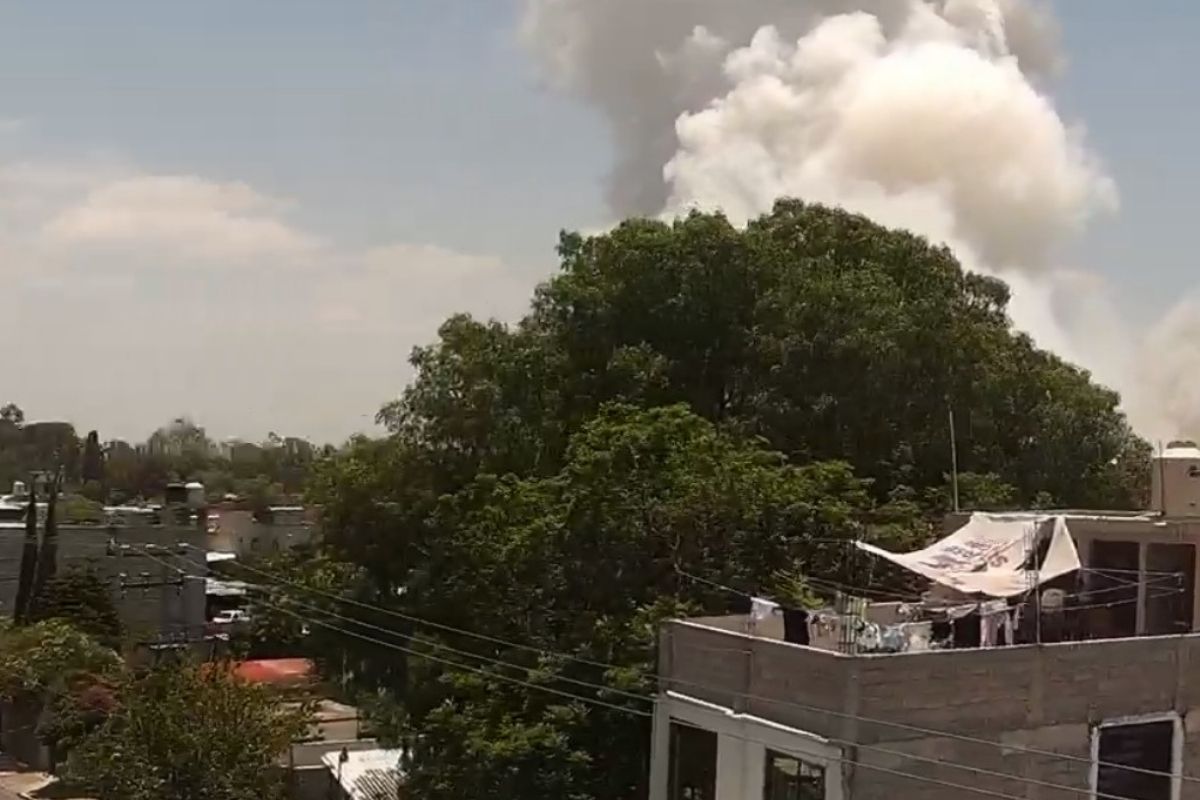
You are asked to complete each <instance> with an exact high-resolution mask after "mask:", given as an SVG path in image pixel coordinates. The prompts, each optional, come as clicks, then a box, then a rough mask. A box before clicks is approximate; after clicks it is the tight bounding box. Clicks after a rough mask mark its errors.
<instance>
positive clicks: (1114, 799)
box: [268, 603, 1170, 800]
mask: <svg viewBox="0 0 1200 800" xmlns="http://www.w3.org/2000/svg"><path fill="white" fill-rule="evenodd" d="M268 606H269V607H272V608H275V609H276V610H280V612H282V613H286V614H289V615H292V616H294V618H296V619H300V620H304V621H308V622H313V624H317V625H324V626H326V627H329V628H331V630H335V631H338V632H341V633H346V634H348V636H355V637H358V638H361V639H365V640H368V642H373V643H376V644H379V645H382V646H388V648H392V649H396V650H400V651H403V652H409V654H410V655H415V656H418V657H421V658H432V660H434V661H442V662H443V663H451V666H455V667H458V668H466V669H470V670H472V672H478V673H480V674H484V675H488V676H492V678H499V679H502V680H514V681H516V679H510V678H508V676H505V675H500V674H497V673H490V672H487V670H482V669H472V668H469V667H466V666H464V664H454V663H452V662H446V661H444V660H438V658H436V657H433V656H430V654H421V652H416V651H412V650H408V649H406V648H402V646H400V645H396V644H394V643H389V642H383V640H380V639H374V638H373V637H366V636H362V634H358V633H354V632H353V631H349V630H347V628H343V627H340V626H335V625H331V624H326V622H324V621H322V620H318V619H314V618H307V616H304V615H301V614H296V613H294V612H290V610H288V609H284V608H282V607H280V606H274V604H270V603H268ZM350 621H352V622H355V624H361V621H359V620H350ZM368 627H376V626H368ZM382 630H385V631H386V628H382ZM392 633H396V632H394V631H392ZM516 682H520V684H522V685H524V686H529V687H530V688H538V690H541V691H550V692H552V693H554V694H559V696H564V697H570V698H574V699H576V700H580V702H584V703H596V702H598V700H594V699H593V698H586V697H581V696H577V694H570V693H569V692H558V691H556V690H552V688H551V687H547V686H540V685H534V684H527V682H524V681H516ZM600 688H602V687H600ZM643 699H649V698H643ZM600 703H601V704H602V705H605V706H606V708H610V709H614V710H618V711H622V712H626V714H636V715H640V716H652V715H650V714H647V712H643V711H637V710H635V709H630V708H629V706H617V705H612V704H607V703H602V702H600ZM736 738H739V739H744V740H746V741H752V740H751V739H749V738H746V736H736ZM827 741H830V742H833V744H836V745H841V746H850V747H857V748H858V750H863V751H866V752H874V753H880V754H883V756H890V757H894V758H902V759H905V760H911V762H919V763H923V764H932V765H937V766H946V768H950V769H958V770H962V771H967V772H971V774H973V775H985V776H989V777H997V778H1002V780H1006V781H1016V782H1021V783H1026V784H1030V786H1038V787H1042V788H1049V789H1055V790H1060V792H1069V793H1074V794H1086V795H1088V796H1092V798H1099V799H1103V800H1124V799H1123V798H1120V796H1117V795H1111V794H1105V793H1093V792H1091V790H1090V789H1080V788H1078V787H1070V786H1066V784H1061V783H1052V782H1049V781H1040V780H1037V778H1031V777H1026V776H1021V775H1014V774H1010V772H998V771H995V770H988V769H984V768H978V766H972V765H970V764H962V763H959V762H952V760H947V759H938V758H931V757H928V756H920V754H917V753H907V752H901V751H896V750H890V748H887V747H880V746H876V745H865V744H862V742H852V741H847V740H841V739H833V738H827ZM757 744H763V745H766V744H767V742H757ZM838 760H840V762H842V763H851V764H854V765H857V766H864V768H865V769H875V768H876V765H874V764H868V763H865V762H860V760H848V759H845V758H841V759H838ZM1088 763H1090V762H1088ZM880 769H881V770H883V771H892V772H894V774H895V775H901V776H905V777H908V778H912V780H918V781H929V782H934V783H940V784H941V786H943V787H948V788H956V789H961V790H971V792H974V793H978V794H985V795H991V796H998V798H1012V796H1013V795H1007V794H1003V793H996V792H991V790H986V789H980V788H979V787H968V786H965V784H956V783H950V782H944V781H935V780H932V778H926V777H924V776H917V775H912V774H910V772H901V771H898V770H887V769H886V768H880ZM1168 775H1170V774H1168Z"/></svg>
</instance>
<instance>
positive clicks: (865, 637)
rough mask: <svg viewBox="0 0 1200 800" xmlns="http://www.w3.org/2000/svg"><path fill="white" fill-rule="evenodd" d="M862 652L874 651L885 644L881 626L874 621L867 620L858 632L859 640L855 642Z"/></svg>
mask: <svg viewBox="0 0 1200 800" xmlns="http://www.w3.org/2000/svg"><path fill="white" fill-rule="evenodd" d="M855 644H856V645H857V647H858V652H860V653H873V652H875V651H876V650H878V649H879V648H880V646H881V645H882V644H883V640H882V633H881V632H880V630H879V626H878V625H877V624H875V623H874V622H866V623H864V624H863V626H862V630H860V631H859V633H858V640H857V641H856V642H855Z"/></svg>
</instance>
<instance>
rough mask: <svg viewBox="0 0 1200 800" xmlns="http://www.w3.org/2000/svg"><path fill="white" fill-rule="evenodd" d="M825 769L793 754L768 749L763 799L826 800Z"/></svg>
mask: <svg viewBox="0 0 1200 800" xmlns="http://www.w3.org/2000/svg"><path fill="white" fill-rule="evenodd" d="M824 798H825V770H824V768H822V767H819V766H816V765H815V764H810V763H808V762H807V761H802V760H800V759H798V758H795V757H793V756H789V755H784V754H782V753H776V752H775V751H773V750H768V751H767V777H766V781H765V782H764V783H763V800H824Z"/></svg>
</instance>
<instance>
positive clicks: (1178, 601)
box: [1145, 543, 1196, 636]
mask: <svg viewBox="0 0 1200 800" xmlns="http://www.w3.org/2000/svg"><path fill="white" fill-rule="evenodd" d="M1146 570H1147V575H1146V576H1145V582H1146V633H1147V634H1149V635H1151V636H1166V635H1170V634H1177V633H1189V632H1191V630H1192V604H1193V602H1194V601H1195V598H1196V591H1195V588H1196V547H1195V545H1190V544H1158V543H1151V544H1147V545H1146Z"/></svg>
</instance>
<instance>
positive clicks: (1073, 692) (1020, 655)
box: [662, 623, 1200, 800]
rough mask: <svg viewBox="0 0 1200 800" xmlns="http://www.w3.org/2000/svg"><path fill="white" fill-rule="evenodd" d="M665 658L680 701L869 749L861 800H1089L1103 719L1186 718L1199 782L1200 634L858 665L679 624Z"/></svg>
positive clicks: (1193, 794) (1197, 795)
mask: <svg viewBox="0 0 1200 800" xmlns="http://www.w3.org/2000/svg"><path fill="white" fill-rule="evenodd" d="M662 646H663V647H664V648H666V649H667V650H669V653H668V655H665V656H664V657H663V658H662V665H663V669H664V674H665V675H666V677H667V679H666V680H665V681H664V685H665V686H667V687H669V688H672V689H674V690H675V691H678V692H680V693H683V694H688V695H691V696H698V697H701V699H705V700H709V701H710V702H717V703H720V704H721V705H727V706H731V707H738V706H732V705H731V703H732V702H733V700H734V699H736V700H737V701H738V702H739V703H741V704H743V705H742V708H744V709H745V710H747V711H748V712H750V713H752V714H754V715H755V716H759V717H763V718H766V719H769V720H772V721H775V722H779V723H782V724H786V725H791V726H793V727H797V728H801V729H804V730H808V731H811V732H813V733H816V734H818V735H821V736H825V737H827V738H829V739H831V740H832V741H834V742H835V743H842V744H851V743H857V744H859V745H860V746H859V747H851V748H848V750H847V754H846V758H847V759H849V760H851V761H855V762H857V763H856V764H853V765H848V767H847V773H848V775H847V784H848V786H849V788H850V792H851V794H850V797H851V798H852V800H860V798H866V799H867V800H885V798H886V800H893V798H904V800H920V799H923V798H929V799H930V800H934V799H935V798H936V800H958V798H962V797H965V796H969V795H968V794H967V793H965V792H964V791H963V790H961V789H952V788H950V787H947V786H939V785H937V784H935V783H933V782H931V781H942V782H944V783H951V784H959V785H962V786H969V787H972V788H978V789H983V790H985V791H988V792H997V793H1000V794H1004V795H1011V796H1014V797H1021V798H1037V799H1038V800H1060V798H1061V800H1071V799H1073V800H1079V798H1081V797H1086V790H1087V788H1088V783H1089V779H1090V757H1091V732H1092V728H1093V727H1094V726H1095V725H1096V724H1098V723H1099V722H1101V721H1103V720H1108V719H1114V718H1117V717H1127V716H1137V715H1144V714H1154V713H1161V712H1167V711H1176V712H1178V713H1180V714H1181V715H1183V716H1184V719H1185V725H1186V727H1187V728H1188V733H1187V734H1185V747H1184V767H1183V771H1184V774H1185V775H1186V774H1200V713H1197V712H1192V707H1193V704H1194V703H1196V701H1197V698H1196V697H1194V691H1195V690H1193V688H1192V685H1191V684H1192V675H1193V672H1194V670H1193V669H1192V667H1191V666H1189V665H1200V635H1190V636H1186V637H1161V638H1143V639H1136V640H1117V641H1096V642H1081V643H1070V644H1056V645H1044V646H1041V647H1014V648H998V649H990V650H953V651H935V652H929V653H912V654H898V655H880V656H845V655H841V654H838V653H832V652H827V651H822V650H816V649H813V648H805V647H797V646H795V645H788V644H785V643H783V642H779V641H774V640H767V639H755V638H753V637H749V636H746V635H745V634H741V633H737V632H732V631H719V630H710V629H706V630H700V629H697V628H693V627H690V626H688V625H687V624H683V623H671V624H669V625H667V626H666V628H665V629H664V633H663V638H662ZM1196 680H1200V675H1197V678H1196ZM695 684H701V685H703V686H707V687H710V689H707V690H699V689H697V687H696V686H695ZM705 694H706V695H707V696H704V695H705ZM821 710H824V711H825V712H826V713H821ZM1189 712H1191V713H1189ZM869 720H873V721H877V722H872V721H869ZM879 723H900V724H902V725H906V726H912V727H915V728H924V729H928V730H929V731H936V732H942V733H950V734H956V735H961V736H967V737H972V738H978V739H982V740H987V741H989V742H994V741H999V742H1002V743H1004V744H1006V745H1008V747H999V746H995V745H993V744H985V743H975V742H970V741H963V740H961V739H955V738H952V737H945V736H935V735H931V734H929V733H924V732H921V731H916V730H912V729H905V728H899V727H895V726H892V725H887V724H879ZM1014 747H1019V748H1033V749H1036V750H1044V751H1048V752H1050V753H1054V754H1058V755H1063V756H1070V757H1074V758H1076V759H1082V760H1071V759H1070V758H1060V757H1054V756H1041V755H1037V754H1031V753H1027V752H1021V751H1019V750H1016V749H1013V748H1014ZM884 751H891V752H884ZM914 756H916V757H915V758H914ZM921 759H932V760H937V761H943V762H948V763H946V764H934V763H929V761H925V760H921ZM952 765H966V766H968V767H973V768H974V771H973V770H970V769H962V768H959V767H956V766H952ZM983 771H987V772H996V773H1003V774H1006V775H1016V776H1020V777H1022V778H1028V779H1032V780H1033V781H1037V782H1041V783H1043V784H1055V785H1059V786H1061V787H1064V788H1062V789H1056V788H1052V787H1051V786H1045V785H1040V786H1039V785H1036V784H1035V783H1031V782H1029V781H1022V780H1017V779H1014V778H1006V777H1002V776H992V775H987V774H984V772H983ZM894 773H905V774H910V775H915V776H917V778H919V779H917V780H913V779H908V778H905V777H903V776H902V775H898V774H894ZM1182 797H1183V798H1184V799H1185V800H1200V784H1189V783H1185V785H1184V790H1183V792H1182Z"/></svg>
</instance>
